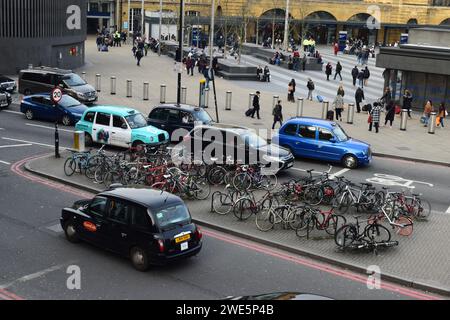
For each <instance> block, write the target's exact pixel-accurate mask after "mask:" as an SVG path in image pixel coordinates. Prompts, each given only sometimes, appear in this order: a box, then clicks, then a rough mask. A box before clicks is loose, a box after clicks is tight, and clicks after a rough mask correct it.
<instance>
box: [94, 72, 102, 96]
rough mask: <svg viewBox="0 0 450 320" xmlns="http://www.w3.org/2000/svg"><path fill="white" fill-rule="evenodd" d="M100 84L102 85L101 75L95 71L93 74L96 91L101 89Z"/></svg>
mask: <svg viewBox="0 0 450 320" xmlns="http://www.w3.org/2000/svg"><path fill="white" fill-rule="evenodd" d="M101 86H102V76H101V75H99V74H98V73H97V74H96V75H95V90H96V91H97V92H100V91H102V88H101Z"/></svg>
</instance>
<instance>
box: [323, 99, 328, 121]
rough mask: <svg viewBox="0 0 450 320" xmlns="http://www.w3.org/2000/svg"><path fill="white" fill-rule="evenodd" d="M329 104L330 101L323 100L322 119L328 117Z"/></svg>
mask: <svg viewBox="0 0 450 320" xmlns="http://www.w3.org/2000/svg"><path fill="white" fill-rule="evenodd" d="M328 105H329V102H328V101H323V102H322V119H326V118H327V113H328Z"/></svg>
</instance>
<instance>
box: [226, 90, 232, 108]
mask: <svg viewBox="0 0 450 320" xmlns="http://www.w3.org/2000/svg"><path fill="white" fill-rule="evenodd" d="M225 110H231V91H227V97H226V99H225Z"/></svg>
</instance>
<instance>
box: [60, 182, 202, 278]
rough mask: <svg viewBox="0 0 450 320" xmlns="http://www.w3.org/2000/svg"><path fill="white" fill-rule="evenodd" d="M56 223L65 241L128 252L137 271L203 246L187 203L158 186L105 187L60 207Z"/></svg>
mask: <svg viewBox="0 0 450 320" xmlns="http://www.w3.org/2000/svg"><path fill="white" fill-rule="evenodd" d="M60 222H61V226H62V228H63V230H64V232H65V235H66V238H67V239H68V240H69V241H70V242H79V241H80V240H83V241H87V242H90V243H92V244H94V245H96V246H99V247H101V248H104V249H107V250H110V251H113V252H116V253H118V254H120V255H122V256H126V257H129V258H130V259H131V262H132V264H133V266H134V267H135V268H136V269H137V270H139V271H145V270H147V269H148V268H149V266H150V265H151V264H156V265H162V264H165V263H167V262H169V261H174V260H177V259H180V258H185V257H190V256H193V255H196V254H197V253H198V252H199V251H200V250H201V248H202V233H201V231H200V229H199V227H198V226H196V225H195V224H194V223H193V222H192V220H191V215H190V213H189V210H188V208H187V206H186V205H185V204H184V202H183V201H182V200H181V199H180V198H179V197H177V196H175V195H173V194H170V193H167V192H161V191H159V190H152V189H139V188H123V187H117V188H114V189H112V190H107V191H104V192H101V193H99V194H97V195H96V196H95V197H94V198H93V199H90V200H80V201H77V202H75V203H74V204H73V206H72V207H71V208H64V209H63V210H62V214H61V219H60Z"/></svg>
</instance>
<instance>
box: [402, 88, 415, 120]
mask: <svg viewBox="0 0 450 320" xmlns="http://www.w3.org/2000/svg"><path fill="white" fill-rule="evenodd" d="M412 99H413V98H412V94H411V92H410V91H409V90H408V89H406V90H405V94H404V95H403V109H406V110H408V117H409V118H410V119H412V117H411V103H412Z"/></svg>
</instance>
